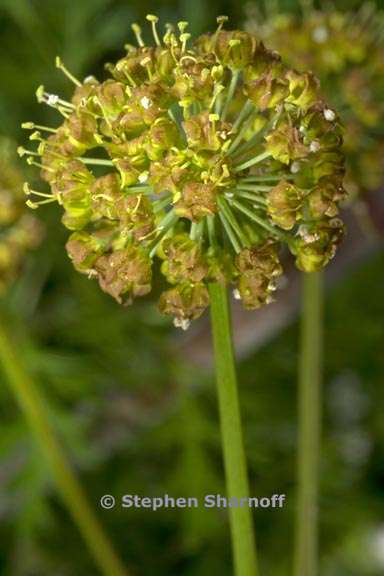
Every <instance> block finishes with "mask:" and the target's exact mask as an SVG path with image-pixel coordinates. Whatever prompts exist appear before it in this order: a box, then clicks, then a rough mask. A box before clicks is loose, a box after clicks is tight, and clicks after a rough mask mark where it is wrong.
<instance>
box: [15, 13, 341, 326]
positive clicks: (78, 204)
mask: <svg viewBox="0 0 384 576" xmlns="http://www.w3.org/2000/svg"><path fill="white" fill-rule="evenodd" d="M147 20H148V21H149V23H150V28H151V32H152V38H153V41H152V43H151V45H146V44H145V42H144V40H143V37H142V31H141V28H140V26H138V25H137V24H133V25H132V30H133V33H134V36H135V39H136V43H137V46H132V45H127V46H126V54H125V55H123V56H122V57H121V58H120V60H119V61H118V62H116V63H115V64H109V65H108V66H107V70H108V73H109V76H108V78H106V79H104V80H102V81H98V80H97V79H95V78H94V77H93V76H88V77H87V78H86V79H85V80H84V81H82V82H81V81H80V80H79V79H77V78H76V77H75V76H73V75H72V74H71V72H69V70H68V69H67V68H66V67H65V66H64V64H63V62H62V61H61V60H60V59H57V60H56V65H57V66H58V68H59V69H60V70H61V71H62V72H63V73H64V74H65V76H66V77H67V78H68V80H69V81H70V82H71V83H72V85H73V93H72V95H71V97H70V98H69V99H65V98H61V97H58V96H52V95H50V94H49V93H47V92H46V91H45V89H44V87H40V88H39V89H38V91H37V98H38V101H39V102H43V103H46V104H48V105H50V106H53V107H54V108H56V110H57V112H58V114H59V115H60V116H61V118H62V122H61V125H60V126H59V127H58V128H54V129H53V128H49V127H44V126H39V125H35V124H34V123H25V124H24V127H25V128H27V129H31V130H35V132H34V133H33V134H32V135H31V140H33V141H35V140H36V142H37V149H36V150H28V149H26V148H21V149H20V153H21V155H23V156H24V155H25V156H27V161H28V162H29V163H30V164H33V165H36V166H37V167H38V168H39V169H40V174H41V178H42V179H43V180H44V181H45V182H46V183H47V185H48V187H49V189H50V190H49V191H48V192H44V191H43V192H39V191H37V190H33V189H32V188H31V187H29V186H26V187H25V194H26V195H27V197H28V200H27V203H28V205H29V206H30V207H36V206H38V205H41V204H45V203H49V202H53V201H57V202H58V203H59V204H60V206H61V207H62V208H63V212H64V213H63V218H62V222H63V224H64V225H65V226H66V227H67V228H68V229H69V230H70V231H71V236H70V238H69V240H68V242H67V245H66V247H67V252H68V254H69V257H70V258H71V260H72V262H73V265H74V267H75V268H76V269H77V270H78V271H79V272H81V273H83V274H86V275H87V276H88V277H90V278H95V279H97V281H98V283H99V285H100V287H101V289H102V290H103V291H104V292H106V293H107V294H110V295H111V296H112V297H113V298H115V300H116V301H117V302H119V303H121V304H130V303H131V302H132V301H133V300H134V299H135V298H138V297H143V296H146V295H147V294H148V293H149V292H150V290H151V285H152V282H153V275H152V269H153V263H154V261H157V263H158V265H157V266H156V270H159V272H160V274H162V276H163V277H164V279H165V281H166V283H167V287H166V288H165V289H164V290H163V292H162V293H161V295H160V299H159V309H160V311H161V312H162V313H163V314H167V315H170V316H172V317H173V318H174V324H175V326H177V327H180V328H182V329H184V330H185V329H187V328H188V326H189V325H190V323H191V321H192V320H194V319H196V318H198V317H199V316H201V314H202V313H203V312H204V310H205V309H206V308H207V307H208V305H209V291H208V285H209V283H211V282H221V283H223V284H227V285H230V286H232V289H233V296H234V298H236V299H239V300H241V302H242V304H243V305H244V306H245V307H246V308H248V309H256V308H259V307H260V306H263V305H265V304H267V303H269V302H270V301H271V300H272V294H273V293H274V292H275V289H276V281H275V280H276V279H277V278H278V277H279V276H280V275H281V274H282V267H281V264H280V260H279V250H280V248H281V246H282V244H286V245H287V246H288V248H289V249H290V250H291V252H292V253H293V254H294V255H295V257H296V262H297V265H298V266H299V267H301V268H303V269H307V270H313V269H317V268H320V267H322V266H323V265H325V264H326V263H327V261H328V260H329V259H330V258H331V257H333V255H334V252H335V247H336V245H337V244H338V242H339V241H340V239H341V235H342V234H341V231H342V226H341V225H338V226H336V225H335V224H334V222H333V220H332V219H335V218H334V217H335V215H336V214H337V203H338V202H339V200H340V198H342V196H343V190H342V186H341V184H340V175H342V173H343V156H342V154H341V152H340V148H341V143H342V137H341V126H340V123H339V121H338V118H337V117H336V114H335V113H333V114H334V118H333V122H332V124H329V123H328V122H325V121H324V120H325V114H326V111H329V110H330V109H329V108H328V107H327V105H326V103H325V102H324V101H323V100H322V98H321V97H320V94H319V87H318V82H317V81H316V79H315V78H314V77H313V75H312V74H310V73H299V72H296V71H295V70H292V69H290V68H288V67H287V66H286V65H285V64H284V63H283V62H282V61H281V59H280V57H279V56H278V54H277V53H275V52H271V51H269V50H267V49H266V48H265V46H264V45H263V43H262V42H261V41H260V39H259V38H258V37H257V36H255V35H253V34H249V33H247V32H244V31H241V30H225V29H224V24H225V22H226V21H227V18H226V17H219V18H218V19H217V22H218V26H217V29H216V30H215V31H214V32H213V33H207V34H204V35H202V36H200V37H199V38H197V39H195V40H192V38H191V36H190V34H188V33H186V32H185V30H186V28H187V25H188V23H187V22H184V21H182V22H179V24H178V25H177V27H175V28H173V27H171V26H166V29H165V33H164V34H163V36H161V32H160V29H159V26H158V18H157V16H154V15H148V16H147ZM93 151H94V152H93ZM331 220H332V223H331ZM303 224H305V225H306V226H308V234H307V236H309V237H310V238H311V244H310V245H309V244H308V242H305V241H304V239H303V238H302V236H301V235H300V234H297V231H298V228H299V226H300V225H303ZM317 232H318V235H319V237H318V239H316V238H317V236H316V234H317Z"/></svg>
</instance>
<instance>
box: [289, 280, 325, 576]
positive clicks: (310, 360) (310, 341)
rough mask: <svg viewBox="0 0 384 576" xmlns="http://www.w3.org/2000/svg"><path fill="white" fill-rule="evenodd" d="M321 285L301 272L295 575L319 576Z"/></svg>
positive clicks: (321, 282) (319, 281)
mask: <svg viewBox="0 0 384 576" xmlns="http://www.w3.org/2000/svg"><path fill="white" fill-rule="evenodd" d="M322 284H323V277H322V273H321V272H315V273H311V274H302V318H301V336H300V355H299V359H300V367H299V389H298V395H299V398H298V421H299V436H298V495H297V516H296V545H295V572H294V573H295V576H317V575H318V492H319V485H318V482H319V460H320V431H321V380H322V374H321V360H322V322H323V317H322V316H323V312H322V305H323V301H322V291H323V290H322Z"/></svg>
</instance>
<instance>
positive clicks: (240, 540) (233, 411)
mask: <svg viewBox="0 0 384 576" xmlns="http://www.w3.org/2000/svg"><path fill="white" fill-rule="evenodd" d="M209 292H210V298H211V324H212V335H213V344H214V350H215V364H216V380H217V388H218V397H219V411H220V422H221V434H222V443H223V452H224V466H225V474H226V483H227V493H228V497H229V498H233V497H236V498H238V499H239V498H247V497H249V485H248V477H247V464H246V458H245V451H244V445H243V434H242V426H241V416H240V407H239V399H238V392H237V378H236V369H235V359H234V351H233V343H232V333H231V321H230V312H229V306H228V298H227V292H226V288H225V287H223V286H221V285H220V284H218V283H213V284H210V288H209ZM229 515H230V523H231V536H232V549H233V555H234V565H235V571H234V573H235V576H256V575H257V574H258V570H257V562H256V549H255V538H254V530H253V522H252V514H251V510H250V508H249V507H247V506H246V507H244V508H240V507H239V508H236V507H233V508H229Z"/></svg>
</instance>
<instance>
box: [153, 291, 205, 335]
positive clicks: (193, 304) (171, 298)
mask: <svg viewBox="0 0 384 576" xmlns="http://www.w3.org/2000/svg"><path fill="white" fill-rule="evenodd" d="M208 305H209V294H208V290H207V288H206V287H205V286H204V284H202V283H198V284H178V285H177V286H175V287H174V288H171V289H170V290H166V291H165V292H163V293H162V294H161V296H160V300H159V309H160V312H161V313H162V314H167V315H169V316H174V317H175V319H176V322H177V321H178V324H179V325H182V324H181V322H180V321H181V320H195V319H196V318H199V316H201V315H202V313H203V312H204V310H205V309H206V308H207V306H208Z"/></svg>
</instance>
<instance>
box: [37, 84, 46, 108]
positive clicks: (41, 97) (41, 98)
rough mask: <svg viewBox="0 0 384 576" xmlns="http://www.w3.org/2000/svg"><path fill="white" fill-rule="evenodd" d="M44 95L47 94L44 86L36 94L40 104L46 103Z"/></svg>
mask: <svg viewBox="0 0 384 576" xmlns="http://www.w3.org/2000/svg"><path fill="white" fill-rule="evenodd" d="M44 93H45V89H44V86H43V85H41V86H39V87H38V89H37V90H36V92H35V94H36V98H37V101H38V102H39V104H41V103H42V102H44Z"/></svg>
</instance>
